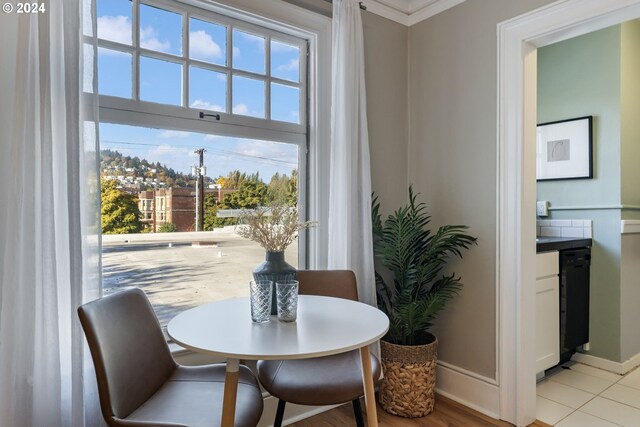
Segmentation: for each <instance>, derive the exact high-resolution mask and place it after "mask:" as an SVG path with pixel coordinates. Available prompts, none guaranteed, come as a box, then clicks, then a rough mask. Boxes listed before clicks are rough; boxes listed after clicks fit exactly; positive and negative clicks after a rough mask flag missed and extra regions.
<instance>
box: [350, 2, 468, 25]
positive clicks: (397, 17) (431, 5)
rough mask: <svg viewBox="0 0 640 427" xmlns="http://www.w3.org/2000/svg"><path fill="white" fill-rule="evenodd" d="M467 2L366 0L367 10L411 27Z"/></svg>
mask: <svg viewBox="0 0 640 427" xmlns="http://www.w3.org/2000/svg"><path fill="white" fill-rule="evenodd" d="M464 1H465V0H364V1H363V2H362V3H363V4H364V5H365V6H366V7H367V10H368V11H369V12H371V13H375V14H376V15H380V16H383V17H385V18H387V19H390V20H392V21H395V22H398V23H400V24H403V25H406V26H407V27H410V26H412V25H415V24H417V23H418V22H421V21H424V20H425V19H428V18H431V17H432V16H435V15H437V14H439V13H441V12H444V11H445V10H447V9H450V8H452V7H454V6H457V5H459V4H460V3H462V2H464Z"/></svg>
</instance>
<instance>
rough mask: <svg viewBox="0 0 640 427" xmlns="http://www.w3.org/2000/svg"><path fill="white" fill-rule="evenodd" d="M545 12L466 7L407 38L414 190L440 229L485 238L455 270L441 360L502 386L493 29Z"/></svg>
mask: <svg viewBox="0 0 640 427" xmlns="http://www.w3.org/2000/svg"><path fill="white" fill-rule="evenodd" d="M548 3H551V1H550V0H522V1H513V0H491V1H486V0H467V1H466V2H464V3H462V4H460V5H458V6H456V7H454V8H451V9H449V10H447V11H445V12H443V13H440V14H438V15H436V16H434V17H432V18H429V19H427V20H426V21H423V22H420V23H418V24H416V25H414V26H412V27H411V28H410V29H409V152H408V154H409V182H412V183H413V184H414V187H415V189H416V190H418V191H420V192H421V193H422V196H421V197H422V199H423V200H425V201H426V203H427V205H428V208H429V210H430V212H431V213H432V214H433V223H434V225H442V224H445V223H462V224H467V225H470V226H471V233H472V234H474V235H475V236H477V237H478V238H479V239H478V246H477V247H474V248H473V249H472V250H471V251H469V252H467V253H466V254H465V256H464V260H463V261H456V262H454V263H453V265H452V269H453V271H455V272H456V273H457V274H461V275H462V281H463V282H464V283H465V288H464V290H463V292H462V293H461V294H460V295H459V296H458V297H457V298H456V299H455V300H454V301H453V303H452V304H451V305H450V306H449V307H447V309H446V310H445V312H444V313H443V315H442V316H440V318H439V321H438V324H437V327H436V330H435V332H436V333H437V335H438V337H439V340H440V349H439V357H440V359H442V360H443V361H445V362H449V363H452V364H454V365H457V366H459V367H462V368H465V369H467V370H469V371H473V372H476V373H478V374H480V375H484V376H486V377H489V378H495V377H496V312H497V307H496V219H497V206H496V198H497V181H496V179H497V176H496V174H497V172H496V171H497V164H496V157H497V156H496V147H497V143H496V141H497V132H496V120H497V118H496V106H497V99H496V92H497V89H496V85H497V77H496V76H497V30H496V25H497V24H498V23H499V22H502V21H504V20H506V19H509V18H513V17H515V16H518V15H520V14H522V13H525V12H528V11H531V10H533V9H536V8H538V7H539V6H542V5H545V4H548ZM532 208H533V207H532Z"/></svg>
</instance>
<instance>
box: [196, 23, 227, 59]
mask: <svg viewBox="0 0 640 427" xmlns="http://www.w3.org/2000/svg"><path fill="white" fill-rule="evenodd" d="M189 49H190V53H191V55H192V56H193V57H195V58H197V59H203V58H204V59H207V60H209V59H218V58H220V57H222V49H220V46H219V45H218V43H216V42H215V41H214V40H213V38H212V37H211V35H210V34H207V33H206V32H205V31H204V30H198V31H191V32H190V33H189Z"/></svg>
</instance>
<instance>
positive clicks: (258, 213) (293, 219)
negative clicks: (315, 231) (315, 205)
mask: <svg viewBox="0 0 640 427" xmlns="http://www.w3.org/2000/svg"><path fill="white" fill-rule="evenodd" d="M316 224H317V222H316V221H304V222H300V221H298V210H297V209H295V208H291V207H288V206H271V207H259V208H256V209H252V210H247V211H246V212H245V213H243V214H241V215H240V217H239V218H238V227H237V228H236V233H237V234H238V235H239V236H241V237H244V238H247V239H250V240H253V241H254V242H257V243H258V244H259V245H260V246H262V247H263V248H264V249H265V250H267V251H268V252H282V251H284V250H285V249H286V248H287V246H289V245H290V244H291V242H293V240H294V239H295V238H296V237H297V235H298V231H300V230H304V229H306V228H309V227H314V226H315V225H316Z"/></svg>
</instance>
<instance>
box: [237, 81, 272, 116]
mask: <svg viewBox="0 0 640 427" xmlns="http://www.w3.org/2000/svg"><path fill="white" fill-rule="evenodd" d="M264 90H265V87H264V81H262V80H256V79H249V78H247V77H240V76H233V90H232V95H233V111H232V112H233V114H240V115H243V116H252V117H260V118H264Z"/></svg>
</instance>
